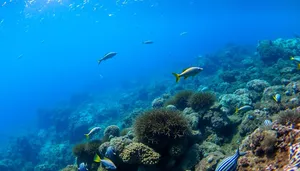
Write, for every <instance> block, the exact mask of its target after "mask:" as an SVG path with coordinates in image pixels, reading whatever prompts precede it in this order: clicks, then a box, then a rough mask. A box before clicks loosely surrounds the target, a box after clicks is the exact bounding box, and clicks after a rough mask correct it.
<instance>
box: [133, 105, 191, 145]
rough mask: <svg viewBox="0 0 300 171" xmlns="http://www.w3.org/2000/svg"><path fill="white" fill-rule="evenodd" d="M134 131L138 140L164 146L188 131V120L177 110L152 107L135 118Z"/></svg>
mask: <svg viewBox="0 0 300 171" xmlns="http://www.w3.org/2000/svg"><path fill="white" fill-rule="evenodd" d="M134 132H135V134H136V137H137V139H138V140H139V141H141V142H143V143H145V144H147V145H149V146H150V147H153V148H154V146H155V145H158V147H159V148H164V147H165V146H166V145H167V144H169V143H170V142H172V141H173V142H174V140H175V139H179V138H182V137H185V136H186V135H188V134H189V133H190V127H189V123H188V120H187V119H186V118H185V117H184V116H183V115H181V113H180V112H179V111H173V110H168V109H153V110H149V111H147V112H145V113H144V114H143V115H141V116H139V117H138V118H137V119H136V122H135V124H134Z"/></svg>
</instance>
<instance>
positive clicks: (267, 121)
mask: <svg viewBox="0 0 300 171" xmlns="http://www.w3.org/2000/svg"><path fill="white" fill-rule="evenodd" d="M272 124H273V123H272V121H270V120H269V119H266V120H265V121H264V126H266V127H269V126H272Z"/></svg>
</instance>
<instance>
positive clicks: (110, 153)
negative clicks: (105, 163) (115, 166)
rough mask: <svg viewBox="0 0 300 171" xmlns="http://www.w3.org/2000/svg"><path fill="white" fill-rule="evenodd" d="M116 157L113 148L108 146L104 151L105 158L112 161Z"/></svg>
mask: <svg viewBox="0 0 300 171" xmlns="http://www.w3.org/2000/svg"><path fill="white" fill-rule="evenodd" d="M115 155H116V152H115V149H114V147H113V146H109V147H107V149H106V152H105V156H106V157H108V158H110V159H112V158H113V157H114V156H115Z"/></svg>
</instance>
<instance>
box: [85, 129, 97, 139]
mask: <svg viewBox="0 0 300 171" xmlns="http://www.w3.org/2000/svg"><path fill="white" fill-rule="evenodd" d="M100 129H101V128H100V127H95V128H93V129H91V130H90V132H89V133H87V134H84V135H85V137H86V139H90V135H91V134H92V133H94V132H95V131H97V130H100Z"/></svg>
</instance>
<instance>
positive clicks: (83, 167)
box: [78, 163, 88, 171]
mask: <svg viewBox="0 0 300 171" xmlns="http://www.w3.org/2000/svg"><path fill="white" fill-rule="evenodd" d="M86 167H87V164H84V163H80V164H79V166H78V171H87V170H88V169H87V168H86Z"/></svg>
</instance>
